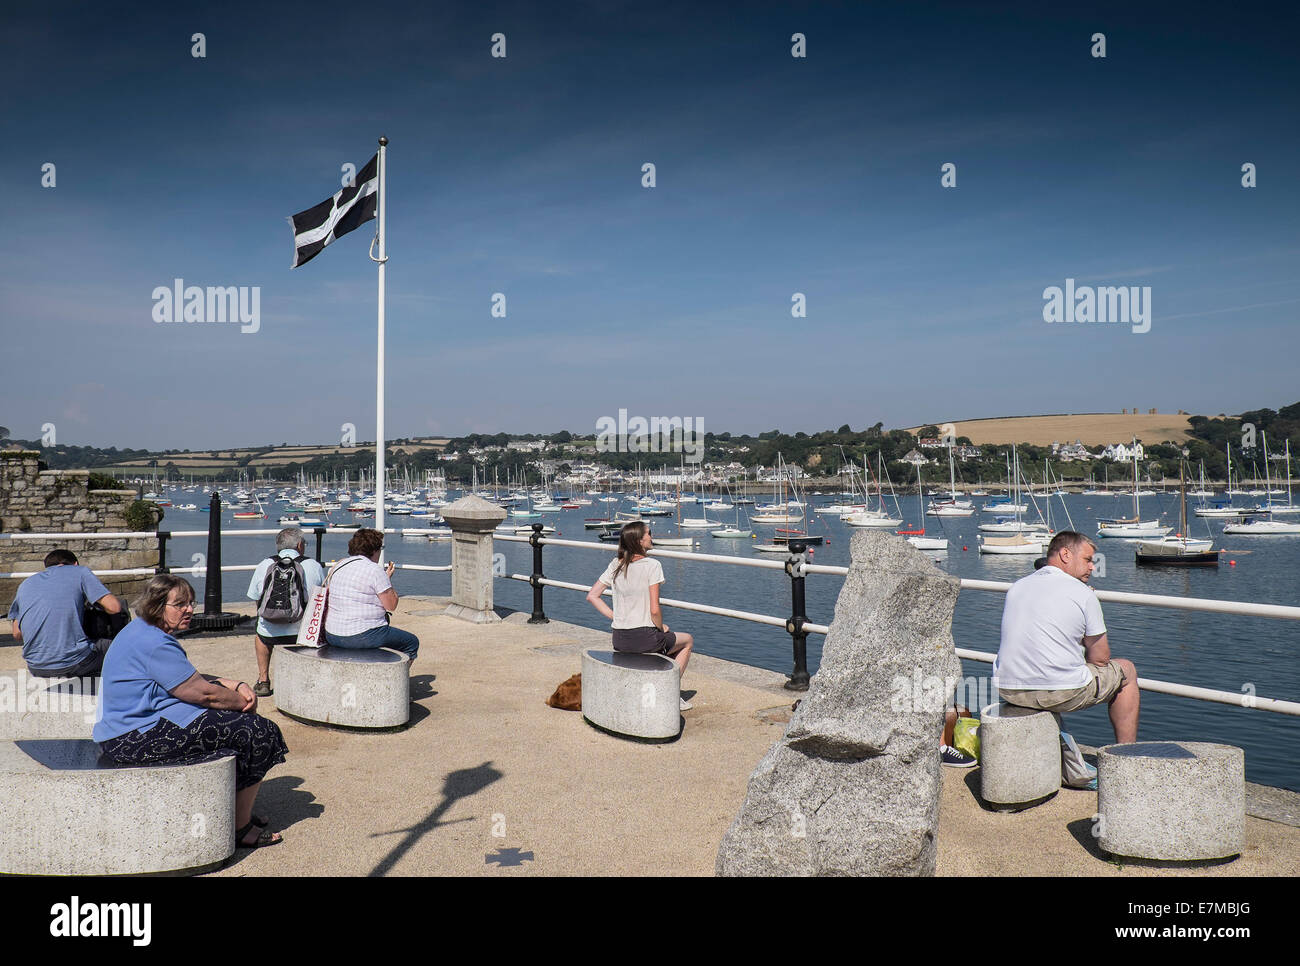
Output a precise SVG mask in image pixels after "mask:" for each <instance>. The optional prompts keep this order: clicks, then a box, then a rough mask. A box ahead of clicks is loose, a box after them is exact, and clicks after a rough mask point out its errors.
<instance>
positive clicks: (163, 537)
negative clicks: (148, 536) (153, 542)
mask: <svg viewBox="0 0 1300 966" xmlns="http://www.w3.org/2000/svg"><path fill="white" fill-rule="evenodd" d="M156 536H157V537H158V566H156V567H154V568H153V572H154V573H156V574H169V573H171V571H170V570H168V569H167V538H168V537H170V536H171V531H169V530H159V531H158V532H157V534H156Z"/></svg>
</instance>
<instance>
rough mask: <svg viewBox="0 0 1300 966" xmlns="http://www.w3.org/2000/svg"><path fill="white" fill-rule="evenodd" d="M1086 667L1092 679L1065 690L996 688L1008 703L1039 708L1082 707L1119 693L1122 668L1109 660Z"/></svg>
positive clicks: (1071, 708)
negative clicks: (1104, 663)
mask: <svg viewBox="0 0 1300 966" xmlns="http://www.w3.org/2000/svg"><path fill="white" fill-rule="evenodd" d="M1088 670H1089V672H1091V674H1092V680H1091V681H1089V682H1088V683H1087V684H1085V685H1084V686H1083V687H1081V688H1074V689H1071V690H1065V691H1021V690H1015V689H1010V688H1006V689H1004V688H998V694H1000V695H1001V696H1002V700H1003V701H1005V702H1007V704H1014V705H1017V706H1019V707H1021V708H1034V709H1035V710H1038V711H1057V712H1065V711H1082V710H1083V709H1084V708H1091V707H1092V706H1093V705H1096V704H1103V703H1105V702H1107V701H1109V700H1110V699H1111V698H1113V697H1114V696H1115V695H1117V694H1119V689H1120V688H1122V687H1123V686H1124V672H1123V671H1121V670H1120V668H1119V665H1118V664H1116V663H1115V662H1114V661H1112V662H1111V663H1109V664H1106V665H1102V666H1098V665H1096V664H1089V665H1088Z"/></svg>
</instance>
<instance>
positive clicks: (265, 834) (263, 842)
mask: <svg viewBox="0 0 1300 966" xmlns="http://www.w3.org/2000/svg"><path fill="white" fill-rule="evenodd" d="M256 827H257V826H255V825H254V824H253V823H252V822H249V823H248V824H247V825H245V826H244V827H243V828H241V829H240V830H239V831H237V832H236V833H235V848H237V849H261V848H265V847H266V846H268V845H279V844H280V843H281V842H283V841H284V838H283V837H281V838H278V839H277V838H276V837H275V833H274V832H269V831H266V830H265V829H263V830H262V833H261V834H260V835H258V837H257V841H256V842H253V843H251V844H250V843H248V842H245V841H244V836H245V835H247V834H248V833H249V832H251V831H253V829H254V828H256Z"/></svg>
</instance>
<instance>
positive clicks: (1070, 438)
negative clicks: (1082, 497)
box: [908, 413, 1191, 449]
mask: <svg viewBox="0 0 1300 966" xmlns="http://www.w3.org/2000/svg"><path fill="white" fill-rule="evenodd" d="M1190 419H1191V417H1190V416H1189V415H1188V414H1187V413H1179V414H1172V413H1155V414H1151V413H1070V414H1056V415H1052V416H1002V417H998V418H994V419H963V420H950V422H952V424H953V427H954V428H955V432H954V433H953V435H954V436H969V437H970V439H971V442H973V443H975V444H976V445H977V446H978V445H990V446H1005V445H1008V444H1010V443H1032V444H1034V445H1035V446H1050V445H1051V444H1052V443H1073V442H1074V441H1075V440H1076V439H1077V440H1079V441H1080V442H1081V443H1083V444H1084V445H1085V446H1087V447H1089V448H1093V449H1095V448H1097V447H1100V446H1105V445H1107V444H1109V443H1126V442H1128V441H1129V439H1131V438H1132V437H1134V436H1136V437H1137V438H1138V439H1140V440H1142V442H1143V443H1146V444H1148V445H1150V444H1151V443H1162V442H1165V441H1166V440H1167V441H1169V442H1171V443H1183V442H1185V441H1186V440H1187V438H1188V437H1189V436H1190V435H1191V433H1190V430H1191V425H1190V422H1189V420H1190ZM932 425H935V426H942V425H943V424H942V423H940V422H935V423H933V424H932ZM921 428H922V427H920V426H913V427H911V428H909V429H908V432H910V433H915V432H916V431H917V430H918V429H921Z"/></svg>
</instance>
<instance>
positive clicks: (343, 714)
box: [271, 645, 411, 728]
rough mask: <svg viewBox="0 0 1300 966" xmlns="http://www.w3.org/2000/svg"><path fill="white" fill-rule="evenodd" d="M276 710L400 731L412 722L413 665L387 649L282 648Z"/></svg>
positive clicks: (277, 655)
mask: <svg viewBox="0 0 1300 966" xmlns="http://www.w3.org/2000/svg"><path fill="white" fill-rule="evenodd" d="M272 661H273V662H274V667H273V668H272V670H271V680H273V681H274V682H275V705H276V707H277V708H279V709H280V710H281V711H283V712H284V713H285V714H287V715H289V716H291V717H294V718H300V719H302V720H303V721H309V722H319V723H321V724H329V725H338V726H341V727H345V728H398V727H401V726H402V725H405V724H406V723H407V722H408V721H409V720H410V718H411V662H410V660H409V659H408V658H407V656H406V655H405V654H402V653H401V652H400V651H394V650H390V649H389V648H386V647H379V648H368V649H365V650H356V649H353V648H344V647H331V646H329V645H326V646H325V647H322V648H319V649H317V648H314V647H299V646H292V647H277V648H276V649H275V651H274V653H273V654H272Z"/></svg>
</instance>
